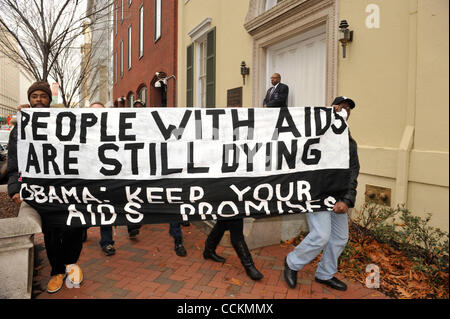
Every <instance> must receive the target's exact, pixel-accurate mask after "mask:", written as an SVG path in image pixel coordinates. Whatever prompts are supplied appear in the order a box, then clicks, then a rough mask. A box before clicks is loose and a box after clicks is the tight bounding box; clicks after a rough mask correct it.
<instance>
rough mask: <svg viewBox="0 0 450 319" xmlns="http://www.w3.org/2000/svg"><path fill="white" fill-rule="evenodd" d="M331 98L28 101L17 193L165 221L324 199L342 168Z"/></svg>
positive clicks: (310, 208) (76, 213)
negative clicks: (174, 104)
mask: <svg viewBox="0 0 450 319" xmlns="http://www.w3.org/2000/svg"><path fill="white" fill-rule="evenodd" d="M345 116H346V115H345V111H342V112H341V113H336V112H335V111H334V110H333V108H331V107H296V108H280V109H278V108H227V109H192V108H189V109H188V108H144V109H71V110H61V109H24V110H22V112H21V113H20V116H19V117H18V118H19V124H18V125H19V126H18V161H19V170H20V172H21V176H22V187H21V197H22V198H23V199H24V200H25V201H26V202H27V203H29V204H30V205H31V206H33V207H34V208H35V209H36V210H38V211H39V212H40V214H41V216H42V217H43V218H45V219H46V221H47V223H49V224H51V225H67V226H80V225H84V226H99V225H125V224H149V223H165V222H172V221H187V220H190V221H195V220H207V219H212V220H216V219H225V218H236V217H248V216H251V217H255V218H259V217H270V216H279V215H281V214H294V213H307V212H314V211H323V210H332V207H333V206H334V203H335V202H336V200H337V199H338V198H339V196H340V195H341V194H342V193H344V192H345V191H346V189H347V186H348V179H349V170H348V167H349V149H348V148H349V143H348V128H347V124H346V122H345Z"/></svg>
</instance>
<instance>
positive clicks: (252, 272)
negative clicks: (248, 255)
mask: <svg viewBox="0 0 450 319" xmlns="http://www.w3.org/2000/svg"><path fill="white" fill-rule="evenodd" d="M244 268H245V272H246V273H247V275H248V276H249V277H250V278H251V279H253V280H260V279H263V278H264V275H263V274H262V273H260V272H259V271H258V269H256V267H255V265H254V264H251V265H248V266H246V267H244Z"/></svg>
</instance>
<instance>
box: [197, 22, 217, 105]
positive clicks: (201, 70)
mask: <svg viewBox="0 0 450 319" xmlns="http://www.w3.org/2000/svg"><path fill="white" fill-rule="evenodd" d="M195 46H196V60H195V63H194V65H195V68H194V69H195V86H196V94H195V95H196V101H195V105H197V106H198V107H215V104H216V102H215V90H216V84H215V82H216V29H215V28H213V29H211V30H209V31H208V32H207V33H206V34H204V35H202V36H201V37H199V38H198V39H197V40H196V41H195Z"/></svg>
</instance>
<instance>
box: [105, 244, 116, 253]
mask: <svg viewBox="0 0 450 319" xmlns="http://www.w3.org/2000/svg"><path fill="white" fill-rule="evenodd" d="M102 250H103V252H104V253H105V255H106V256H111V255H114V254H115V253H116V249H115V248H114V246H113V245H106V246H104V247H102Z"/></svg>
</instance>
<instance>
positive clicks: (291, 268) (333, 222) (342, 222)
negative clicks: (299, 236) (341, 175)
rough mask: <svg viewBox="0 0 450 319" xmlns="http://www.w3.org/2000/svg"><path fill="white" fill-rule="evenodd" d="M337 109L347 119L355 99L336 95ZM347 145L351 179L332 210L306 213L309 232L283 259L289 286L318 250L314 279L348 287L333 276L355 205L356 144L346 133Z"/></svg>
mask: <svg viewBox="0 0 450 319" xmlns="http://www.w3.org/2000/svg"><path fill="white" fill-rule="evenodd" d="M333 107H334V108H335V110H336V111H338V112H339V111H341V109H342V108H343V109H345V110H346V112H347V119H348V117H349V116H350V111H351V110H352V109H353V108H354V107H355V102H354V101H353V100H351V99H349V98H347V97H342V96H340V97H337V98H336V99H335V100H334V101H333ZM349 147H350V168H349V170H350V180H349V184H348V189H347V192H346V193H345V194H343V195H342V196H341V197H340V198H338V199H337V202H336V204H335V205H334V207H333V211H319V212H311V213H308V214H306V219H307V222H308V226H309V234H308V235H307V236H306V237H305V239H303V241H302V242H301V243H300V244H299V245H298V246H297V247H295V249H294V250H293V251H292V252H291V253H289V254H288V255H287V257H286V260H285V269H284V278H285V280H286V282H287V284H288V286H289V287H291V288H295V286H296V285H297V271H298V270H301V269H302V268H303V266H305V265H306V264H308V263H309V262H311V261H312V260H313V259H314V258H316V256H317V255H319V253H320V252H323V254H322V258H321V260H320V262H319V264H318V266H317V269H316V275H315V280H316V282H319V283H322V284H325V285H327V286H329V287H331V288H333V289H337V290H342V291H344V290H347V286H346V284H345V283H344V282H342V281H341V280H339V279H337V278H336V277H334V275H335V274H336V273H337V271H338V270H337V262H338V258H339V256H340V254H341V253H342V251H343V250H344V248H345V246H346V244H347V241H348V215H347V213H349V208H352V207H354V204H355V199H356V187H357V178H358V174H359V160H358V153H357V144H356V142H355V140H353V138H352V137H351V135H350V132H349Z"/></svg>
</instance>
